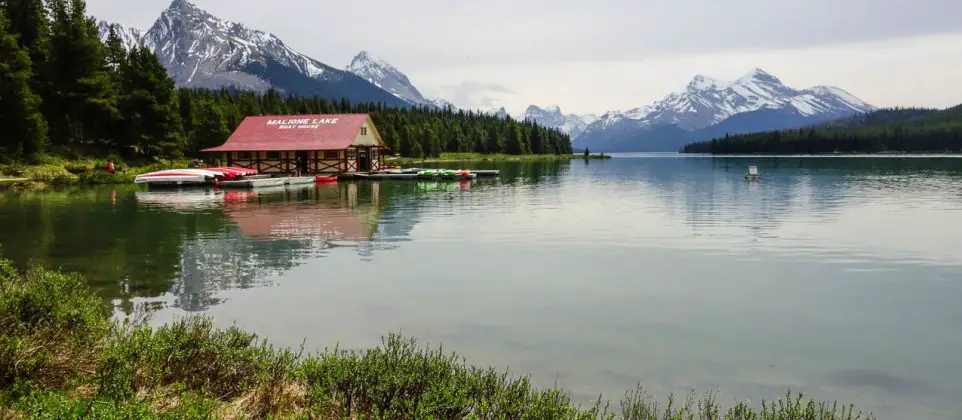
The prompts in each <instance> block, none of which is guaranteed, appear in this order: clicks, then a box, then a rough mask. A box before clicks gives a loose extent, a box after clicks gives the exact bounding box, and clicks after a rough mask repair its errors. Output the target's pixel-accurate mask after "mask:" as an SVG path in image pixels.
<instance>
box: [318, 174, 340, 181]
mask: <svg viewBox="0 0 962 420" xmlns="http://www.w3.org/2000/svg"><path fill="white" fill-rule="evenodd" d="M314 182H337V176H336V175H335V176H316V177H314Z"/></svg>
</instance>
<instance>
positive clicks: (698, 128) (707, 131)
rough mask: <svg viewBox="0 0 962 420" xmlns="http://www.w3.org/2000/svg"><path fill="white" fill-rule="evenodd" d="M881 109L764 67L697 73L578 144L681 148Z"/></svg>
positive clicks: (595, 127) (588, 132)
mask: <svg viewBox="0 0 962 420" xmlns="http://www.w3.org/2000/svg"><path fill="white" fill-rule="evenodd" d="M875 109H876V108H875V107H874V106H872V105H869V104H867V103H865V102H864V101H862V100H861V99H858V98H856V97H855V96H854V95H852V94H850V93H848V92H846V91H844V90H842V89H839V88H837V87H832V86H816V87H812V88H808V89H802V90H797V89H794V88H791V87H789V86H786V85H785V84H783V83H782V82H781V80H779V79H778V78H777V77H775V76H773V75H771V74H769V73H767V72H765V71H764V70H762V69H754V70H752V71H751V72H749V73H747V74H745V75H743V76H742V77H740V78H738V79H736V80H734V81H728V82H723V81H719V80H715V79H712V78H710V77H707V76H702V75H697V76H695V77H694V78H693V79H692V80H691V82H689V83H688V85H687V86H686V87H685V89H684V90H683V91H681V92H675V93H671V94H669V95H668V96H666V97H665V98H664V99H662V100H660V101H657V102H655V103H653V104H651V105H646V106H642V107H638V108H634V109H630V110H628V111H611V112H608V113H605V114H604V115H602V116H601V117H600V118H599V119H598V120H597V121H595V122H594V123H592V124H591V125H589V126H588V127H587V128H585V130H584V131H583V132H582V133H581V135H580V136H578V137H577V138H576V139H575V141H574V144H573V146H574V147H575V148H583V147H588V148H589V149H590V150H593V151H598V152H626V151H637V152H665V151H672V152H674V151H678V150H679V149H680V148H681V147H682V146H684V145H685V144H687V143H690V142H693V141H699V140H707V139H711V138H715V137H720V136H724V135H725V134H735V133H746V132H753V131H765V130H776V129H783V128H794V127H801V126H805V125H810V124H815V123H819V122H824V121H830V120H834V119H838V118H844V117H848V116H851V115H854V114H860V113H866V112H871V111H873V110H875Z"/></svg>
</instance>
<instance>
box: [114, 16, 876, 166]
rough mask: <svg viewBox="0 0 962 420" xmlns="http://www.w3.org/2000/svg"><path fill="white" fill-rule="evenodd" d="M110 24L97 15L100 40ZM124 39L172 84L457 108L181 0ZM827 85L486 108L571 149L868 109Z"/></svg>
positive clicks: (761, 75) (786, 124)
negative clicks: (600, 104) (629, 103)
mask: <svg viewBox="0 0 962 420" xmlns="http://www.w3.org/2000/svg"><path fill="white" fill-rule="evenodd" d="M110 26H111V25H109V24H108V23H106V22H100V23H99V26H98V29H99V32H100V37H101V39H104V40H105V39H106V37H107V34H108V32H109V28H110ZM113 26H114V28H115V29H116V30H117V33H118V35H119V36H120V38H121V40H122V42H123V44H124V45H125V46H126V47H127V48H130V47H133V46H146V47H148V48H150V49H151V50H152V51H154V53H155V54H156V55H157V57H158V59H159V60H160V62H161V63H162V64H163V65H164V67H165V68H166V69H167V71H168V74H170V76H171V77H172V78H173V79H174V81H175V83H176V84H177V85H178V86H186V87H201V88H220V87H234V88H239V89H250V90H255V91H261V92H262V91H264V90H266V89H268V88H274V89H278V90H279V91H281V92H284V93H295V94H299V95H305V96H315V95H316V96H321V97H327V98H335V99H339V98H341V97H346V98H348V99H350V100H351V101H353V102H381V103H384V104H385V105H388V106H412V105H413V106H426V107H430V108H435V109H438V108H442V109H447V108H450V109H453V110H458V107H457V106H455V105H453V104H451V103H449V102H446V101H444V100H441V99H432V98H427V97H425V96H424V95H423V94H422V93H421V92H420V91H419V90H418V89H417V88H416V87H415V86H414V84H413V83H412V82H411V81H410V79H409V78H408V77H407V75H405V74H404V73H403V72H401V71H400V70H399V69H398V68H397V67H395V66H393V65H391V64H390V63H388V62H387V61H385V60H381V59H379V58H377V57H375V56H373V55H372V54H370V53H369V52H368V51H366V50H362V51H360V52H359V53H358V54H357V55H356V56H355V57H354V58H353V59H352V60H351V62H350V63H349V64H348V65H347V66H345V69H344V70H340V69H336V68H334V67H332V66H329V65H327V64H324V63H322V62H320V61H318V60H315V59H313V58H311V57H308V56H306V55H304V54H301V53H298V52H296V51H294V50H293V49H291V48H290V47H288V46H287V45H285V44H284V43H283V41H281V40H280V39H279V38H277V37H276V36H274V35H273V34H270V33H265V32H263V31H259V30H254V29H250V28H247V27H246V26H244V25H241V24H239V23H235V22H231V21H227V20H222V19H219V18H217V17H214V16H212V15H210V14H209V13H207V12H206V11H204V10H202V9H200V8H198V7H197V6H195V5H194V4H192V3H191V2H189V1H188V0H174V1H173V2H172V3H171V4H170V6H169V7H168V8H167V9H166V10H164V11H163V12H162V13H161V15H160V17H159V18H158V19H157V21H156V22H155V23H154V24H153V25H152V26H151V27H150V28H149V29H148V30H147V31H146V32H142V31H140V30H138V29H135V28H127V27H123V26H121V25H113ZM874 109H875V107H874V106H872V105H869V104H867V103H865V102H864V101H862V100H860V99H859V98H857V97H855V96H854V95H852V94H850V93H848V92H846V91H844V90H842V89H840V88H837V87H831V86H816V87H812V88H808V89H802V90H797V89H794V88H791V87H788V86H786V85H784V84H783V83H782V82H781V81H780V80H779V79H778V78H777V77H775V76H773V75H771V74H769V73H767V72H765V71H764V70H761V69H754V70H753V71H751V72H749V73H747V74H745V75H744V76H742V77H740V78H738V79H736V80H734V81H729V82H725V81H719V80H716V79H712V78H710V77H707V76H703V75H698V76H695V77H694V78H693V79H692V80H691V81H690V82H689V83H688V85H687V86H686V87H685V88H684V90H682V91H679V92H675V93H671V94H669V95H667V96H666V97H665V98H663V99H662V100H660V101H656V102H654V103H652V104H650V105H646V106H642V107H638V108H634V109H629V110H627V111H609V112H606V113H604V114H602V115H601V116H598V115H594V114H585V115H576V114H564V113H562V111H561V109H560V107H558V106H547V107H539V106H536V105H530V106H528V108H527V109H525V111H524V113H522V114H521V115H520V116H511V115H510V114H509V113H508V112H507V111H506V110H505V108H504V107H499V108H494V109H491V110H487V111H481V110H476V111H475V112H483V113H485V114H488V115H497V116H499V117H502V118H512V119H515V120H517V121H523V120H530V121H534V122H537V123H539V124H541V125H544V126H547V127H551V128H555V129H558V130H560V131H562V132H564V133H566V134H568V135H569V136H570V137H571V138H572V139H573V143H574V147H575V148H577V149H581V148H584V147H588V148H590V149H591V150H593V151H599V152H619V151H677V150H678V149H679V148H680V147H681V146H683V145H684V144H687V143H690V142H694V141H699V140H705V139H710V138H712V137H717V136H722V135H724V134H725V133H732V134H736V133H745V132H750V131H764V130H775V129H782V128H794V127H799V126H803V125H809V124H815V123H819V122H823V121H829V120H834V119H838V118H843V117H846V116H850V115H853V114H858V113H865V112H870V111H872V110H874Z"/></svg>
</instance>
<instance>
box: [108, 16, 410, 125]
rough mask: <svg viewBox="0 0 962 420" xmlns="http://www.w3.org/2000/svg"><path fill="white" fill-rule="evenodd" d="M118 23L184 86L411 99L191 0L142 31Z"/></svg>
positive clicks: (128, 42)
mask: <svg viewBox="0 0 962 420" xmlns="http://www.w3.org/2000/svg"><path fill="white" fill-rule="evenodd" d="M99 27H100V29H101V38H103V39H105V38H106V36H107V30H108V28H109V26H108V24H106V23H103V22H101V23H100V25H99ZM117 29H118V30H119V33H121V34H123V35H121V36H122V37H123V38H124V43H125V44H126V45H144V46H146V47H148V48H150V49H151V50H152V51H154V53H155V54H156V55H157V58H158V59H159V60H160V62H161V64H163V65H164V67H165V68H166V69H167V72H168V74H170V75H171V77H172V78H173V79H174V81H175V83H176V84H177V85H178V86H186V87H198V88H220V87H233V88H239V89H251V90H257V91H264V90H266V89H268V88H271V87H273V88H275V89H277V90H279V91H282V92H284V93H297V94H300V95H317V96H322V97H328V98H336V99H340V98H341V97H346V98H348V99H350V100H351V101H354V102H382V103H385V104H389V105H394V106H409V105H410V103H408V102H406V101H404V100H402V99H399V98H398V97H397V96H395V95H392V94H391V93H389V92H388V91H386V90H384V89H381V88H379V87H377V86H375V85H373V84H372V83H370V82H369V81H367V80H364V79H363V78H361V77H358V76H357V75H354V74H352V73H350V72H347V71H344V70H339V69H336V68H334V67H331V66H328V65H327V64H324V63H322V62H320V61H317V60H315V59H313V58H310V57H308V56H306V55H304V54H301V53H299V52H297V51H294V50H293V49H291V48H290V47H288V46H287V45H286V44H284V42H283V41H281V40H280V39H279V38H278V37H276V36H275V35H273V34H269V33H265V32H263V31H259V30H255V29H250V28H248V27H246V26H244V25H241V24H239V23H235V22H231V21H227V20H223V19H220V18H217V17H215V16H213V15H211V14H209V13H207V12H206V11H204V10H203V9H200V8H198V7H197V6H196V5H194V4H193V3H191V2H189V1H187V0H174V1H173V2H172V3H171V4H170V6H169V7H168V8H167V9H166V10H164V11H163V12H162V13H161V15H160V17H159V18H158V19H157V21H156V22H155V23H154V25H153V26H151V27H150V29H149V30H147V32H144V33H143V34H142V35H140V33H139V31H137V30H136V29H131V28H124V27H122V26H117ZM138 35H139V36H138Z"/></svg>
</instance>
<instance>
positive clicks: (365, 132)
mask: <svg viewBox="0 0 962 420" xmlns="http://www.w3.org/2000/svg"><path fill="white" fill-rule="evenodd" d="M361 135H362V136H366V135H367V127H361Z"/></svg>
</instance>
